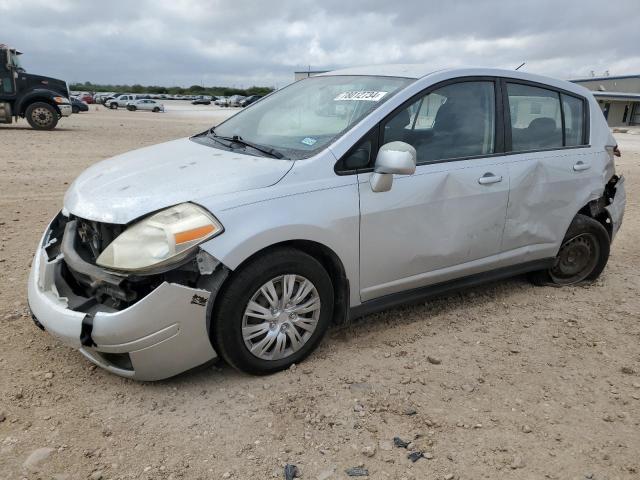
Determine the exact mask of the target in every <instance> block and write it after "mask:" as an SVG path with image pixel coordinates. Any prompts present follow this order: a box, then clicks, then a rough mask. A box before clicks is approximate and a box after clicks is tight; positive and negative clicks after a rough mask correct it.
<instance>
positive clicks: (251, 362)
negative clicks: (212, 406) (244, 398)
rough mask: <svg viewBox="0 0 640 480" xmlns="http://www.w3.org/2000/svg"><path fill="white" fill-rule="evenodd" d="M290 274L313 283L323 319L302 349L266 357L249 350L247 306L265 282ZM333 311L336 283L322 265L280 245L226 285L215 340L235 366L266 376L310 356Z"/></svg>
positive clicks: (219, 301)
mask: <svg viewBox="0 0 640 480" xmlns="http://www.w3.org/2000/svg"><path fill="white" fill-rule="evenodd" d="M286 274H295V275H299V276H302V277H304V278H305V279H308V280H309V281H310V282H311V283H312V284H313V286H314V287H315V289H316V291H317V293H318V296H319V298H320V305H321V306H320V313H319V318H318V320H317V324H316V327H315V330H314V331H313V333H312V334H311V335H310V337H309V338H308V340H307V341H306V343H304V344H303V345H302V347H301V348H300V349H299V350H297V351H293V353H291V354H290V355H289V356H286V357H284V358H280V359H278V360H266V359H262V358H259V357H258V356H255V355H254V354H253V353H251V352H250V351H249V348H248V347H247V345H246V344H245V340H244V339H243V336H242V323H243V318H244V314H245V308H246V306H247V304H248V303H249V301H250V300H251V299H252V297H253V295H254V294H255V293H257V292H258V291H259V289H260V288H261V287H262V286H263V285H264V284H265V283H267V282H269V280H271V279H274V278H276V277H278V276H280V275H286ZM332 313H333V285H332V283H331V278H330V277H329V275H328V274H327V272H326V270H325V269H324V267H323V266H322V264H321V263H320V262H319V261H318V260H316V259H315V258H313V257H312V256H310V255H307V254H306V253H303V252H301V251H299V250H296V249H294V248H279V249H275V250H272V251H270V252H268V253H265V254H264V255H262V256H261V257H259V258H257V259H255V260H253V261H250V263H248V264H247V265H245V266H242V267H240V269H238V270H237V271H236V272H234V274H233V276H232V277H231V278H230V279H229V280H228V281H227V283H226V284H225V285H224V288H223V290H222V291H221V292H220V294H219V295H218V297H217V299H216V305H215V308H214V311H213V315H212V323H213V325H212V328H211V334H212V336H213V338H212V341H213V344H214V346H215V348H216V349H217V350H218V352H219V353H220V355H221V356H222V357H223V358H224V359H225V360H226V361H227V362H228V363H229V364H230V365H231V366H233V367H234V368H236V369H238V370H241V371H243V372H246V373H251V374H256V375H265V374H269V373H273V372H277V371H279V370H284V369H286V368H288V367H289V366H290V365H291V364H293V363H298V362H300V361H302V360H303V359H304V358H305V357H307V356H308V355H309V354H310V353H311V352H312V351H313V350H314V349H315V348H316V347H317V346H318V344H319V343H320V341H321V340H322V337H323V336H324V334H325V332H326V330H327V328H328V327H329V324H330V322H331V317H332ZM287 341H288V340H287Z"/></svg>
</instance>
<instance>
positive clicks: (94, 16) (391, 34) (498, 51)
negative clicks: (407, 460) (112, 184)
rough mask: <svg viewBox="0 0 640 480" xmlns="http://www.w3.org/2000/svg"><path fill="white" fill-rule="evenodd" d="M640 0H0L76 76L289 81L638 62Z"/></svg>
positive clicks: (14, 26) (67, 74)
mask: <svg viewBox="0 0 640 480" xmlns="http://www.w3.org/2000/svg"><path fill="white" fill-rule="evenodd" d="M639 21H640V0H610V1H608V2H604V1H595V0H566V1H565V0H555V1H551V0H528V1H520V0H500V1H498V0H487V1H482V0H460V1H455V0H450V1H446V2H445V1H441V0H440V1H435V2H431V1H424V0H409V1H401V0H395V1H390V0H340V1H339V0H316V1H310V0H291V1H289V0H277V1H275V0H274V1H262V2H260V1H253V2H252V1H244V0H233V1H231V0H210V1H206V0H166V1H165V0H155V1H151V0H140V1H133V0H111V1H89V0H82V1H80V0H77V1H73V0H0V43H8V44H10V45H12V46H15V47H17V48H19V49H20V50H22V51H23V52H24V53H25V55H24V56H23V58H22V60H23V64H24V66H25V67H26V69H27V70H28V71H32V72H33V73H42V74H47V75H51V76H56V77H59V78H63V79H65V80H67V81H68V82H76V81H86V80H88V81H92V82H95V83H129V84H132V83H141V84H156V85H165V86H169V85H181V86H189V85H193V84H200V83H204V84H205V85H228V86H238V87H248V86H251V85H254V84H255V85H272V86H273V85H275V86H283V85H285V84H287V83H290V82H291V81H292V80H293V71H294V70H301V69H306V68H307V66H308V65H311V68H312V69H323V70H324V69H333V68H337V67H344V66H354V65H365V64H377V63H426V64H428V65H430V66H433V68H434V69H437V68H442V67H451V66H460V65H470V66H492V67H494V66H495V67H503V68H514V67H516V66H517V65H519V64H520V63H521V62H523V61H526V62H527V65H526V66H525V67H524V69H525V70H526V71H529V72H535V73H542V74H547V75H552V76H556V77H559V78H575V77H583V76H588V75H589V72H590V71H591V70H594V71H595V72H596V73H597V74H601V73H602V72H604V71H605V70H609V72H610V73H611V74H612V75H620V74H629V73H640V47H639V46H640V28H639V26H640V23H639Z"/></svg>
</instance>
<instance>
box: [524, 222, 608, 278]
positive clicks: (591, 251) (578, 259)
mask: <svg viewBox="0 0 640 480" xmlns="http://www.w3.org/2000/svg"><path fill="white" fill-rule="evenodd" d="M610 248H611V238H610V237H609V232H607V229H606V228H604V226H603V225H602V224H601V223H600V222H598V221H597V220H595V219H593V218H591V217H587V216H586V215H581V214H578V215H576V216H575V218H574V219H573V221H572V222H571V225H569V229H568V230H567V233H566V235H565V236H564V239H563V240H562V245H561V247H560V250H559V252H558V255H557V256H556V258H555V260H554V263H553V265H552V266H551V268H549V269H548V270H541V271H537V272H533V273H531V274H530V277H529V278H530V280H531V281H532V282H533V283H534V284H536V285H553V286H565V285H575V284H577V283H581V282H585V281H592V280H595V279H596V278H598V277H599V276H600V274H601V273H602V271H603V270H604V267H605V266H606V265H607V261H608V260H609V251H610Z"/></svg>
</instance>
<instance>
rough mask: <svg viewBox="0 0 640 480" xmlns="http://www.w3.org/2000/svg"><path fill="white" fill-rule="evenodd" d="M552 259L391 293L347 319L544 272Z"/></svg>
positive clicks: (355, 310)
mask: <svg viewBox="0 0 640 480" xmlns="http://www.w3.org/2000/svg"><path fill="white" fill-rule="evenodd" d="M553 261H554V259H553V258H546V259H542V260H534V261H531V262H526V263H521V264H519V265H513V266H509V267H503V268H498V269H496V270H492V271H488V272H482V273H478V274H475V275H470V276H468V277H462V278H458V279H456V280H450V281H448V282H443V283H438V284H435V285H428V286H426V287H420V288H416V289H413V290H407V291H405V292H398V293H393V294H391V295H385V296H383V297H379V298H374V299H373V300H369V301H367V302H364V303H362V304H360V305H358V306H355V307H351V308H350V309H349V319H351V320H353V319H356V318H360V317H364V316H365V315H370V314H372V313H376V312H380V311H382V310H387V309H389V308H392V307H396V306H398V305H407V304H412V303H416V302H420V301H423V300H426V299H429V298H433V297H437V296H439V295H443V294H445V293H452V292H456V291H459V290H464V289H467V288H471V287H475V286H477V285H481V284H483V283H487V282H493V281H496V280H502V279H504V278H509V277H514V276H516V275H522V274H523V273H529V272H535V271H536V270H546V269H548V268H550V267H551V266H552V265H553Z"/></svg>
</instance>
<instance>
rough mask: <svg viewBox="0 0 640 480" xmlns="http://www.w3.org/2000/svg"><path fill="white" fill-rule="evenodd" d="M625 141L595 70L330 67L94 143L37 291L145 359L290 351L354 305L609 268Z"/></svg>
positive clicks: (132, 364)
mask: <svg viewBox="0 0 640 480" xmlns="http://www.w3.org/2000/svg"><path fill="white" fill-rule="evenodd" d="M619 155H620V151H619V150H618V147H617V145H616V141H615V139H614V138H613V136H612V134H611V131H610V129H609V127H608V125H607V122H606V120H605V118H604V116H603V114H602V110H601V108H600V106H599V105H598V102H597V100H596V99H595V98H594V96H593V94H592V93H591V92H590V91H589V90H587V89H585V88H583V87H581V86H579V85H576V84H574V83H570V82H566V81H561V80H556V79H552V78H547V77H543V76H539V75H533V74H530V73H526V72H521V71H512V70H498V69H490V68H464V69H451V70H439V71H436V72H433V71H432V70H431V68H429V67H426V66H422V65H410V66H408V65H399V66H397V65H385V66H373V67H362V68H353V69H347V70H342V71H337V72H329V73H325V74H321V75H318V76H315V77H310V78H307V79H304V80H301V81H298V82H295V83H292V84H291V85H289V86H287V87H285V88H283V89H281V90H278V91H277V92H274V93H273V94H271V95H269V96H268V97H266V98H264V99H263V100H262V101H260V102H258V103H257V104H255V105H253V107H251V108H247V109H245V110H242V111H240V112H239V113H237V114H236V115H234V116H232V117H230V118H229V119H227V120H226V121H224V122H223V123H221V124H219V125H217V126H216V127H215V128H211V129H209V130H206V131H204V132H202V133H199V134H197V135H195V136H192V137H189V138H184V139H180V140H174V141H171V142H168V143H163V144H160V145H156V146H153V147H145V148H143V149H140V150H137V151H133V152H129V153H126V154H124V155H120V156H118V157H115V158H112V159H109V160H106V161H105V162H103V163H98V164H94V165H92V166H91V167H90V168H89V169H88V170H86V171H85V172H84V173H82V174H81V175H80V176H79V177H78V178H77V179H76V180H75V182H73V184H72V185H71V186H70V187H69V190H68V191H67V193H66V195H65V197H64V206H63V208H62V210H61V211H60V213H59V214H58V215H56V216H55V218H54V219H53V220H52V221H51V223H50V225H49V226H48V227H47V228H46V229H45V232H44V235H43V237H42V239H41V240H40V242H39V244H38V246H37V250H36V253H35V258H34V260H33V262H32V267H31V275H30V278H29V295H28V300H29V305H30V308H31V311H32V313H33V317H34V319H35V320H36V322H37V324H38V325H41V326H42V327H43V329H44V330H45V331H47V332H49V333H50V334H51V335H53V336H54V337H56V338H57V339H59V340H61V341H63V342H65V343H66V344H68V345H70V346H72V347H75V348H77V349H79V350H80V352H81V353H82V354H83V355H84V356H85V357H87V358H88V359H89V360H90V361H91V362H93V363H95V364H96V365H98V366H100V367H102V368H105V369H107V370H109V371H111V372H113V373H115V374H118V375H122V376H124V377H128V378H134V379H141V380H155V379H161V378H166V377H169V376H172V375H175V374H177V373H180V372H183V371H185V370H187V369H190V368H192V367H196V366H198V365H200V364H204V363H206V362H208V361H210V360H212V359H213V358H215V357H216V356H221V357H223V358H224V359H225V360H226V361H227V362H228V363H229V364H231V365H232V366H234V367H236V368H238V369H240V370H244V371H246V372H250V373H254V374H266V373H271V372H275V371H278V370H282V369H285V368H288V367H289V366H291V365H292V364H293V363H299V362H300V361H302V360H303V359H304V358H305V357H306V356H307V355H309V354H310V353H311V352H312V351H313V350H314V349H315V348H316V347H317V346H318V345H319V343H320V341H321V340H322V337H323V336H324V334H325V332H326V331H327V328H328V327H329V325H330V324H332V323H344V322H348V321H349V319H350V318H358V317H361V316H363V315H366V314H369V313H372V312H375V311H379V310H383V309H386V308H390V307H392V306H395V305H398V304H402V303H407V302H417V301H424V299H425V298H429V297H430V296H434V295H439V294H442V293H443V292H447V291H451V290H452V289H453V290H455V289H460V288H464V287H469V286H472V285H476V284H478V283H481V282H484V281H489V280H492V281H495V280H498V279H501V278H506V277H508V276H512V275H519V274H524V273H530V274H531V277H532V280H533V281H534V283H536V284H545V285H555V286H563V285H575V284H578V283H582V282H585V281H586V282H588V281H593V280H595V279H597V278H598V276H599V275H600V274H601V272H602V271H603V269H604V268H605V266H606V264H607V260H608V258H609V251H610V247H611V243H612V241H613V240H614V238H615V237H616V234H617V232H618V229H619V228H620V225H621V223H622V219H623V214H624V208H625V182H624V178H623V177H622V176H621V175H619V174H616V165H615V157H616V156H619ZM622 253H624V252H622ZM616 273H618V270H616V269H614V270H611V271H610V272H609V275H615V274H616ZM612 301H615V299H612ZM511 310H512V313H513V314H514V315H517V312H515V310H517V307H513V308H512V309H511ZM419 328H420V327H416V329H419Z"/></svg>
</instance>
